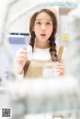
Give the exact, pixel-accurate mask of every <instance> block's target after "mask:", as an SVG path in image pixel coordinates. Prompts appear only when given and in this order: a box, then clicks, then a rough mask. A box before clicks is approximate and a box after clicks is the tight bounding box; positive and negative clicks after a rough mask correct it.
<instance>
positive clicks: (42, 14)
mask: <svg viewBox="0 0 80 119" xmlns="http://www.w3.org/2000/svg"><path fill="white" fill-rule="evenodd" d="M29 30H30V34H31V39H30V43H29V45H31V46H32V59H37V60H52V61H53V62H54V61H59V59H58V56H57V52H58V47H57V46H56V43H55V35H56V32H57V19H56V16H55V14H54V13H53V12H52V11H50V10H48V9H42V10H40V11H38V12H36V13H35V14H34V15H33V16H32V17H31V20H30V28H29ZM65 52H66V50H65V48H64V53H63V56H62V59H63V58H64V54H65ZM63 60H64V59H63ZM16 62H17V65H18V68H17V69H18V70H17V72H18V74H23V73H24V69H25V67H26V66H27V65H26V64H28V56H27V51H26V50H25V49H20V50H19V51H18V53H17V57H16ZM56 72H57V74H58V75H59V76H63V75H64V68H63V64H62V63H59V62H58V63H57V64H56Z"/></svg>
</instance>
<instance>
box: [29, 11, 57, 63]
mask: <svg viewBox="0 0 80 119" xmlns="http://www.w3.org/2000/svg"><path fill="white" fill-rule="evenodd" d="M42 12H46V13H47V14H48V15H49V16H50V17H51V19H52V23H53V31H52V34H51V36H50V38H49V46H50V50H49V51H50V54H51V58H52V60H53V61H57V60H58V58H57V50H56V43H55V35H56V32H57V19H56V15H55V14H54V13H53V12H52V11H51V10H49V9H42V10H40V11H37V12H36V13H35V14H34V15H33V16H32V17H31V20H30V26H29V31H30V34H31V39H30V45H31V46H32V48H34V43H35V37H36V36H35V32H34V31H33V29H34V24H35V20H36V17H37V15H39V14H40V13H42Z"/></svg>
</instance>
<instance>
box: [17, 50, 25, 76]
mask: <svg viewBox="0 0 80 119" xmlns="http://www.w3.org/2000/svg"><path fill="white" fill-rule="evenodd" d="M26 61H27V52H26V50H24V49H20V50H19V51H18V52H17V54H16V63H17V66H18V68H17V71H18V73H19V74H22V73H23V68H24V66H25V64H26Z"/></svg>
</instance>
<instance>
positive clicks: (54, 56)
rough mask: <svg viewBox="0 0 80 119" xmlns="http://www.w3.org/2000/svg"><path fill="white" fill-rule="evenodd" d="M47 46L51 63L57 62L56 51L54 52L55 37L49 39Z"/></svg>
mask: <svg viewBox="0 0 80 119" xmlns="http://www.w3.org/2000/svg"><path fill="white" fill-rule="evenodd" d="M49 41H50V42H49V45H50V50H49V51H50V54H51V58H52V61H58V56H57V50H56V43H55V37H54V36H53V38H52V37H50V38H49Z"/></svg>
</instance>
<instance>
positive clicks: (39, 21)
mask: <svg viewBox="0 0 80 119" xmlns="http://www.w3.org/2000/svg"><path fill="white" fill-rule="evenodd" d="M52 31H53V23H52V19H51V17H50V16H49V15H48V14H47V13H46V12H42V13H40V14H39V15H37V17H36V20H35V24H34V32H35V35H36V39H37V40H40V41H47V40H48V39H49V37H50V36H51V34H52Z"/></svg>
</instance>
